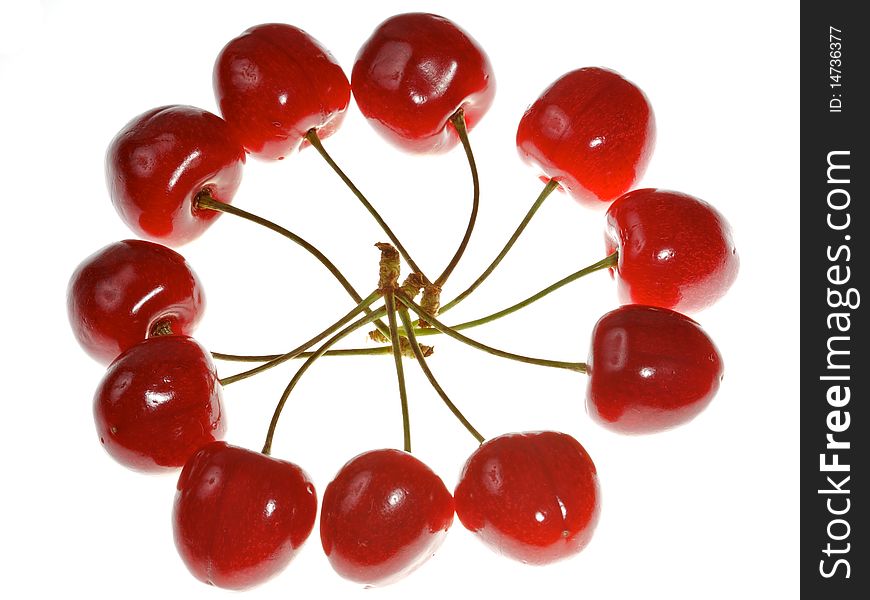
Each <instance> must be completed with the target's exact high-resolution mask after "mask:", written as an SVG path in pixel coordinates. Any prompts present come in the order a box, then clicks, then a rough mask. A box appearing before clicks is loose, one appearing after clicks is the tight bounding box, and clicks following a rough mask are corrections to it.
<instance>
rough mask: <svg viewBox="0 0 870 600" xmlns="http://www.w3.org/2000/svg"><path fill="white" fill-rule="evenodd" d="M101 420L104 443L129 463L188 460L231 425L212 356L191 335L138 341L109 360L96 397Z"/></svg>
mask: <svg viewBox="0 0 870 600" xmlns="http://www.w3.org/2000/svg"><path fill="white" fill-rule="evenodd" d="M94 420H95V421H96V424H97V433H98V435H99V436H100V442H101V443H102V444H103V447H104V448H105V449H106V450H107V451H108V452H109V454H110V455H112V457H113V458H114V459H115V460H117V461H118V462H120V463H121V464H123V465H124V466H126V467H129V468H131V469H137V470H140V471H160V470H164V469H167V468H169V469H173V468H177V467H181V466H183V465H184V463H185V462H186V461H187V459H188V458H189V457H190V455H191V454H193V453H194V452H195V451H196V449H197V448H199V447H200V446H203V445H205V444H207V443H209V442H213V441H214V440H216V439H220V438H221V437H223V435H224V432H225V431H226V422H225V419H224V414H223V408H222V406H221V385H220V383H219V381H218V375H217V371H216V369H215V366H214V363H213V362H212V360H211V355H210V354H209V353H208V351H207V350H206V349H205V348H203V347H202V346H200V345H199V344H198V343H197V342H196V341H194V340H193V338H189V337H187V336H177V335H163V336H158V337H153V338H148V339H146V340H143V341H141V342H139V343H138V344H136V345H135V346H133V347H132V348H130V349H128V350H127V351H125V352H124V353H123V354H121V356H119V357H118V358H117V360H115V362H113V363H112V364H111V365H110V366H109V369H108V371H107V372H106V374H105V376H104V377H103V380H102V381H101V382H100V385H99V387H98V388H97V392H96V394H95V395H94Z"/></svg>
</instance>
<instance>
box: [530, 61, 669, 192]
mask: <svg viewBox="0 0 870 600" xmlns="http://www.w3.org/2000/svg"><path fill="white" fill-rule="evenodd" d="M655 135H656V128H655V118H654V116H653V111H652V107H651V106H650V103H649V100H647V97H646V96H645V95H644V93H643V92H642V91H641V90H640V88H638V87H637V86H636V85H634V84H633V83H631V82H630V81H628V80H626V79H624V78H623V77H622V76H621V75H619V74H618V73H615V72H614V71H610V70H608V69H601V68H597V67H587V68H584V69H578V70H576V71H571V72H570V73H567V74H565V75H563V76H562V77H560V78H559V79H558V80H556V82H555V83H553V84H552V85H551V86H550V87H549V88H547V89H546V90H545V91H544V93H543V94H541V96H540V97H539V98H538V99H537V100H536V101H535V102H534V104H532V105H531V106H530V107H529V109H528V110H526V113H525V114H524V115H523V118H522V119H521V120H520V125H519V128H518V130H517V148H518V149H519V152H520V156H521V157H522V158H523V159H524V160H525V161H526V162H529V163H531V164H533V165H536V166H537V167H538V168H540V169H541V171H542V172H543V173H544V176H545V177H546V178H547V179H555V180H556V181H558V182H559V184H560V185H561V186H562V187H563V188H565V189H566V190H567V191H568V193H570V194H571V196H573V197H574V198H575V199H576V200H578V201H580V202H581V203H584V204H587V205H591V206H602V204H601V203H602V202H611V201H613V200H614V199H615V198H616V197H617V196H619V195H620V194H623V193H625V192H627V191H628V190H630V189H631V188H633V187H634V186H635V184H636V183H637V182H638V181H639V180H640V178H641V176H642V175H643V173H644V171H645V170H646V167H647V163H648V162H649V158H650V156H651V155H652V151H653V146H654V145H655Z"/></svg>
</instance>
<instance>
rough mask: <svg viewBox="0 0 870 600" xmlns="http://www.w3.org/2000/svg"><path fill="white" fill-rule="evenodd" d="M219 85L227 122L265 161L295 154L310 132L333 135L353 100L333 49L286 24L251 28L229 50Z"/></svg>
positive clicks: (220, 64) (220, 63)
mask: <svg viewBox="0 0 870 600" xmlns="http://www.w3.org/2000/svg"><path fill="white" fill-rule="evenodd" d="M213 82H214V91H215V96H216V98H217V102H218V104H219V105H220V109H221V114H222V115H223V117H224V119H226V120H227V123H229V125H230V128H231V129H232V130H233V132H234V133H235V134H236V136H237V137H238V139H239V140H241V142H242V144H243V145H244V147H245V149H247V151H248V152H250V153H251V154H253V155H254V156H257V157H258V158H263V159H273V160H274V159H282V158H284V157H285V156H287V155H289V154H292V153H293V152H294V151H296V150H297V149H299V147H300V145H302V142H303V138H304V136H305V134H306V133H307V132H308V130H309V129H312V128H316V129H317V134H318V135H319V136H320V138H321V139H323V138H325V137H327V136H329V135H331V134H332V133H333V132H335V130H336V129H337V128H338V126H339V125H340V124H341V122H342V120H343V119H344V113H345V110H346V109H347V105H348V104H349V102H350V83H348V80H347V76H346V75H345V74H344V71H342V70H341V67H340V66H339V65H338V63H337V62H336V61H335V59H334V58H333V57H332V55H331V54H330V53H329V51H328V50H326V49H325V48H324V47H323V46H321V45H320V43H319V42H318V41H317V40H315V39H314V38H312V37H311V36H310V35H308V34H307V33H305V32H304V31H302V30H301V29H298V28H296V27H293V26H291V25H285V24H281V23H269V24H264V25H257V26H255V27H251V28H250V29H248V30H246V31H245V32H244V33H242V34H241V35H240V36H238V37H237V38H234V39H233V40H231V41H230V42H229V43H228V44H227V45H226V46H224V48H223V50H221V52H220V54H219V55H218V58H217V61H216V62H215V66H214V77H213Z"/></svg>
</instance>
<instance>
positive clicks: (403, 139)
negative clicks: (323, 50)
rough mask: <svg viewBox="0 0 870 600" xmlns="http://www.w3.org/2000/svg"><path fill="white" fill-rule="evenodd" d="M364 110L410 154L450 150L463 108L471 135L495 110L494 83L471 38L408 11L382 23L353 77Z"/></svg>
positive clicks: (433, 18) (448, 25) (449, 23)
mask: <svg viewBox="0 0 870 600" xmlns="http://www.w3.org/2000/svg"><path fill="white" fill-rule="evenodd" d="M351 80H352V85H353V95H354V98H355V99H356V103H357V105H358V106H359V109H360V111H362V113H363V114H364V115H365V116H366V118H368V119H369V122H370V123H371V124H372V125H373V126H374V127H375V129H376V130H377V131H379V132H380V133H381V134H382V135H383V136H384V137H385V138H386V139H388V140H390V141H391V142H393V143H394V144H396V145H398V146H399V147H401V148H404V149H405V150H409V151H411V152H437V151H443V150H448V149H450V148H452V147H453V146H455V145H456V143H457V142H458V141H459V137H458V136H457V133H456V131H455V130H454V129H453V127H449V126H448V122H449V120H450V117H452V116H453V115H454V113H456V111H457V110H459V109H460V108H461V109H462V110H463V112H464V115H465V122H466V127H467V129H468V130H469V131H470V130H471V128H472V127H474V126H475V125H476V124H477V123H478V122H479V121H480V119H481V118H482V117H483V115H484V114H485V113H486V111H487V110H488V109H489V106H490V104H492V99H493V96H494V95H495V77H494V76H493V73H492V66H491V65H490V64H489V58H487V56H486V54H485V53H484V52H483V50H482V49H481V48H480V46H479V45H478V44H477V42H475V41H474V40H473V39H472V38H471V36H469V35H468V34H467V33H466V32H465V31H463V30H462V29H460V28H459V27H458V26H457V25H456V24H455V23H453V22H452V21H449V20H448V19H445V18H444V17H439V16H437V15H431V14H425V13H408V14H403V15H397V16H395V17H391V18H389V19H387V20H386V21H384V22H383V23H381V24H380V25H379V26H378V28H377V29H375V31H374V33H373V34H372V35H371V37H370V38H369V39H368V40H367V41H366V42H365V44H363V46H362V48H361V49H360V51H359V53H358V54H357V57H356V63H355V64H354V67H353V73H352V76H351Z"/></svg>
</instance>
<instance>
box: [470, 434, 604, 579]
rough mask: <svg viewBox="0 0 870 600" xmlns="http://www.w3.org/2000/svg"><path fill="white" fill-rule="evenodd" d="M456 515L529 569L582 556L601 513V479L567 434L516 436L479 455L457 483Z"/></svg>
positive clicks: (498, 441)
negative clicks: (529, 566) (577, 555)
mask: <svg viewBox="0 0 870 600" xmlns="http://www.w3.org/2000/svg"><path fill="white" fill-rule="evenodd" d="M455 498H456V515H457V516H458V517H459V520H460V521H461V522H462V524H463V525H464V526H465V527H466V529H468V530H469V531H472V532H474V533H476V534H477V535H478V536H479V537H480V539H481V540H482V541H483V542H484V543H485V544H486V545H487V546H489V547H490V548H492V549H493V550H495V551H496V552H499V553H501V554H504V555H505V556H508V557H510V558H513V559H516V560H519V561H522V562H524V563H530V564H546V563H550V562H553V561H556V560H560V559H563V558H567V557H569V556H572V555H574V554H576V553H578V552H580V551H581V550H582V549H583V548H584V547H585V546H586V545H587V544H588V543H589V540H590V539H591V537H592V532H593V531H594V530H595V525H596V524H597V523H598V514H599V510H600V501H599V490H598V475H597V472H596V470H595V465H594V464H593V462H592V459H591V458H589V455H588V454H587V453H586V450H584V449H583V446H581V445H580V443H579V442H578V441H577V440H575V439H574V438H572V437H571V436H570V435H567V434H565V433H559V432H556V431H538V432H530V433H510V434H506V435H502V436H500V437H497V438H493V439H491V440H488V441H487V442H485V443H484V444H483V445H481V446H480V448H478V449H477V450H476V451H475V452H474V454H472V455H471V456H470V457H469V458H468V461H467V462H466V463H465V467H464V468H463V469H462V474H461V475H460V478H459V485H457V486H456V492H455Z"/></svg>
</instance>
